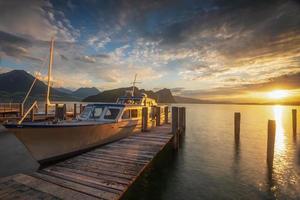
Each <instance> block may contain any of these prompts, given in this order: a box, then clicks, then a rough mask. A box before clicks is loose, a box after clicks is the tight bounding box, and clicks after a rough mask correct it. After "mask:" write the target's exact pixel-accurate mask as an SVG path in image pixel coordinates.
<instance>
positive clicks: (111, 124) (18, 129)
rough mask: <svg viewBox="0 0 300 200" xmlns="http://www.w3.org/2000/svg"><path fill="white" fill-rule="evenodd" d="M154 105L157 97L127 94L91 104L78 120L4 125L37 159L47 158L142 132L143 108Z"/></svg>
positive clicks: (50, 158) (64, 154) (76, 151)
mask: <svg viewBox="0 0 300 200" xmlns="http://www.w3.org/2000/svg"><path fill="white" fill-rule="evenodd" d="M154 105H156V103H155V101H154V100H152V99H149V98H147V97H146V96H142V97H126V98H125V97H123V98H119V100H118V102H117V103H99V104H88V105H87V106H85V108H84V110H83V112H82V113H81V114H80V115H79V116H78V117H77V119H75V120H69V121H68V120H63V121H59V122H23V123H22V124H4V126H5V127H6V128H7V129H9V130H10V131H11V132H12V133H13V134H15V136H16V137H17V138H18V139H19V140H20V141H21V142H22V143H23V144H24V145H25V146H26V148H27V149H28V151H29V152H30V153H31V155H32V156H33V157H34V158H35V159H36V160H37V161H40V162H43V161H49V160H53V159H58V158H60V157H62V156H67V155H70V154H72V153H78V151H82V150H87V149H89V148H92V147H95V146H99V145H101V144H105V143H109V142H112V141H115V140H118V139H121V138H124V137H127V136H129V135H130V134H134V133H137V132H140V131H141V124H142V108H143V107H145V106H148V107H149V106H150V107H151V106H154ZM149 110H150V109H149ZM149 115H151V113H149Z"/></svg>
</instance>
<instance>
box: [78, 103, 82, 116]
mask: <svg viewBox="0 0 300 200" xmlns="http://www.w3.org/2000/svg"><path fill="white" fill-rule="evenodd" d="M81 113H82V104H80V105H79V114H81Z"/></svg>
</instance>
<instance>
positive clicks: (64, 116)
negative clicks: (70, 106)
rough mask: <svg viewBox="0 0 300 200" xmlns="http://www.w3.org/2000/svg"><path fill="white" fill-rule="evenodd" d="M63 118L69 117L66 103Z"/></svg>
mask: <svg viewBox="0 0 300 200" xmlns="http://www.w3.org/2000/svg"><path fill="white" fill-rule="evenodd" d="M63 113H64V114H63V119H64V120H65V119H67V104H64V106H63Z"/></svg>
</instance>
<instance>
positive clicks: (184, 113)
mask: <svg viewBox="0 0 300 200" xmlns="http://www.w3.org/2000/svg"><path fill="white" fill-rule="evenodd" d="M182 115H183V118H182V126H183V127H182V128H183V132H184V133H185V128H186V109H185V107H182Z"/></svg>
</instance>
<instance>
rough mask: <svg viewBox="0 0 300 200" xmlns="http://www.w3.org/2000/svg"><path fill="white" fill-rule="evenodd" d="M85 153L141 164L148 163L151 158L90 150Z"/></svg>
mask: <svg viewBox="0 0 300 200" xmlns="http://www.w3.org/2000/svg"><path fill="white" fill-rule="evenodd" d="M85 155H90V156H93V157H95V158H99V157H100V158H108V159H111V160H117V161H124V162H129V163H132V162H135V163H139V164H146V163H147V162H148V161H149V160H150V159H148V160H145V159H141V158H133V157H125V156H119V155H115V154H105V153H99V152H89V153H86V154H85Z"/></svg>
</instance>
